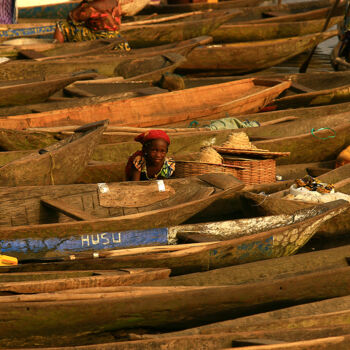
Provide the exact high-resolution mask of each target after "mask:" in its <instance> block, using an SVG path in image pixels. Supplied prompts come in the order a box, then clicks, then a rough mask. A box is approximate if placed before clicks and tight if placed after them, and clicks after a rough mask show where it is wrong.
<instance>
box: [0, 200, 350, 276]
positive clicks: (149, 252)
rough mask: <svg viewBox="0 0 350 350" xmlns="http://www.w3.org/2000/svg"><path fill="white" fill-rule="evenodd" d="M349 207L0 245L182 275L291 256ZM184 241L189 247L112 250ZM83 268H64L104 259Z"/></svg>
mask: <svg viewBox="0 0 350 350" xmlns="http://www.w3.org/2000/svg"><path fill="white" fill-rule="evenodd" d="M349 206H350V205H349V203H347V202H346V201H336V202H331V203H327V204H323V205H318V206H315V207H311V208H306V209H303V210H300V211H298V212H296V213H295V214H292V215H275V216H267V217H257V218H252V219H240V220H230V221H222V222H211V223H201V224H193V225H182V226H172V227H168V228H160V229H149V230H139V231H135V230H134V231H124V232H117V233H114V232H103V233H100V234H84V235H76V236H72V237H67V238H65V239H53V238H51V239H38V238H37V239H33V238H23V239H13V240H10V239H3V240H1V241H0V244H1V246H2V250H3V252H4V253H5V254H7V255H11V256H16V257H20V258H39V259H40V258H41V257H45V256H50V257H52V256H54V257H55V258H56V257H61V256H62V255H63V256H67V255H72V253H77V255H76V257H77V260H79V256H80V255H79V252H96V251H98V252H99V253H98V256H99V257H102V258H110V259H109V260H108V264H109V268H114V267H122V265H123V264H125V265H124V266H129V267H169V268H171V269H172V271H173V272H174V273H177V272H179V271H180V272H181V273H183V272H184V271H185V272H190V271H198V270H203V269H204V270H207V269H213V268H219V267H224V266H231V265H236V264H243V263H247V262H253V261H258V260H264V259H271V258H276V257H281V256H287V255H292V254H294V253H295V252H296V251H297V250H298V249H299V248H301V247H302V246H303V245H304V244H305V243H306V242H308V241H309V239H310V238H312V237H313V235H314V234H315V233H316V232H317V231H318V229H319V228H320V226H321V225H322V224H323V223H325V222H326V221H328V220H329V219H331V218H332V217H335V216H337V215H339V214H341V213H343V212H344V211H345V210H347V209H348V208H349ZM184 241H186V242H191V243H194V244H190V245H188V244H179V245H177V246H176V247H174V246H172V248H170V247H166V246H164V247H150V248H147V247H145V248H143V249H141V250H138V249H127V250H124V249H119V250H111V249H114V248H126V247H135V246H149V245H153V246H154V245H156V244H159V245H162V244H164V245H167V244H173V243H177V242H184ZM106 250H107V251H106ZM90 256H91V255H90ZM81 257H85V258H86V257H87V256H86V254H84V255H82V256H81ZM63 259H65V258H64V257H63ZM111 259H112V260H111ZM84 263H86V267H83V266H81V265H78V266H75V265H74V264H73V265H72V266H71V267H68V268H73V269H74V268H77V269H84V268H85V269H89V268H91V269H95V268H103V266H104V262H103V259H102V260H101V259H97V260H95V261H88V260H84ZM78 264H79V263H78ZM115 265H116V266H115ZM119 265H120V266H119ZM64 269H66V267H65V268H64Z"/></svg>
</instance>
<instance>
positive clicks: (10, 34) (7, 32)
mask: <svg viewBox="0 0 350 350" xmlns="http://www.w3.org/2000/svg"><path fill="white" fill-rule="evenodd" d="M55 29H56V24H55V23H52V22H49V21H48V22H47V23H20V24H1V25H0V41H3V40H8V39H12V38H18V37H25V36H38V35H47V34H53V33H54V32H55Z"/></svg>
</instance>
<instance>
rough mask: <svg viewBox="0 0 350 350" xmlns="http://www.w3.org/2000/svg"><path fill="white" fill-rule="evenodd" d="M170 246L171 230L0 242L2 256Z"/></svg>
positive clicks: (104, 233) (160, 229) (162, 229)
mask: <svg viewBox="0 0 350 350" xmlns="http://www.w3.org/2000/svg"><path fill="white" fill-rule="evenodd" d="M167 243H168V229H167V228H159V229H150V230H137V231H125V232H103V233H94V234H85V235H77V236H73V237H69V238H46V239H35V238H22V239H14V240H0V247H1V252H2V253H8V254H15V253H20V254H21V255H23V254H37V255H43V254H44V253H47V252H49V251H50V252H52V251H57V252H60V253H64V252H82V251H88V250H103V249H112V248H126V247H136V246H145V245H154V244H167Z"/></svg>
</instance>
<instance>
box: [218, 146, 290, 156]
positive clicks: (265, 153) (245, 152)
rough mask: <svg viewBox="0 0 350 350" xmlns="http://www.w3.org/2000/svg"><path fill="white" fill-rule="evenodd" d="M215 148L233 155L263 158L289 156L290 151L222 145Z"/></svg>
mask: <svg viewBox="0 0 350 350" xmlns="http://www.w3.org/2000/svg"><path fill="white" fill-rule="evenodd" d="M213 148H214V149H215V150H216V151H218V152H219V153H220V154H232V155H239V154H243V155H252V156H259V157H261V158H270V159H271V158H278V157H288V156H289V155H290V152H270V151H268V150H265V149H236V148H226V147H221V146H213Z"/></svg>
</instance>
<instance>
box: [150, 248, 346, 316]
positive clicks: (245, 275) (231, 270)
mask: <svg viewBox="0 0 350 350" xmlns="http://www.w3.org/2000/svg"><path fill="white" fill-rule="evenodd" d="M349 249H350V246H349V245H345V246H341V247H337V248H332V249H324V250H320V251H314V252H310V253H303V254H295V255H292V256H284V257H280V258H274V259H267V260H262V261H256V262H251V263H247V264H242V265H235V266H228V267H223V268H220V269H215V270H210V271H205V272H195V273H189V274H186V275H181V276H173V277H170V278H169V279H166V280H160V281H152V282H147V283H145V285H148V286H220V285H239V284H245V283H256V282H263V281H273V280H276V279H278V278H282V277H283V276H286V275H288V276H290V277H291V276H297V275H301V274H303V273H305V272H308V273H311V272H316V271H320V270H326V269H335V268H340V267H346V266H347V265H348V264H347V262H346V257H347V256H348V255H349ZM340 307H341V305H340ZM345 308H346V307H345ZM327 311H329V310H324V312H327ZM333 311H337V310H333ZM291 317H293V315H291Z"/></svg>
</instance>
